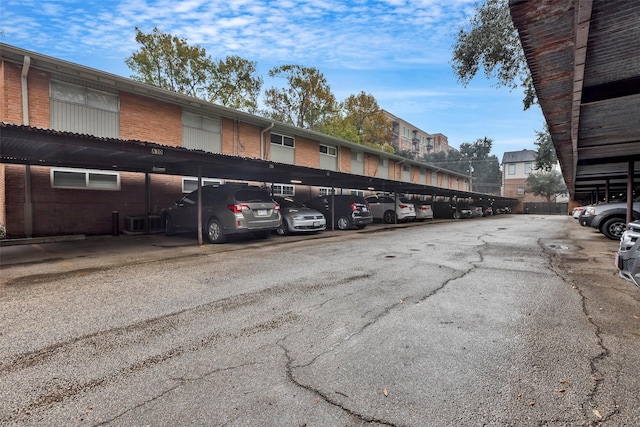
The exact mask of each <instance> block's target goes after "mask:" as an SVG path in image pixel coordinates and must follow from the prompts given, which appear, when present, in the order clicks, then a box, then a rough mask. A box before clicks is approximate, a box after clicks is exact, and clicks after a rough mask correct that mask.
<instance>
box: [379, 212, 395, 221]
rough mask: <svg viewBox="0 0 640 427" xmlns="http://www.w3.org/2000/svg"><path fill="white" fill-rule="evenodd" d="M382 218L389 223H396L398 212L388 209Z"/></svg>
mask: <svg viewBox="0 0 640 427" xmlns="http://www.w3.org/2000/svg"><path fill="white" fill-rule="evenodd" d="M382 219H383V220H384V222H385V223H387V224H394V223H395V222H396V213H395V212H394V211H386V212H385V213H384V215H382Z"/></svg>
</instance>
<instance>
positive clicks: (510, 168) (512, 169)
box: [507, 163, 516, 175]
mask: <svg viewBox="0 0 640 427" xmlns="http://www.w3.org/2000/svg"><path fill="white" fill-rule="evenodd" d="M507 170H508V172H507V173H508V174H509V175H515V174H516V165H514V164H513V163H510V164H509V165H507Z"/></svg>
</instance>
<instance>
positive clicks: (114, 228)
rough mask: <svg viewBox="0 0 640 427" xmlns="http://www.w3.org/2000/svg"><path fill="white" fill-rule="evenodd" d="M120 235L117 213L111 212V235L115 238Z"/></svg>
mask: <svg viewBox="0 0 640 427" xmlns="http://www.w3.org/2000/svg"><path fill="white" fill-rule="evenodd" d="M119 233H120V219H119V214H118V211H113V212H111V235H112V236H117V235H118V234H119Z"/></svg>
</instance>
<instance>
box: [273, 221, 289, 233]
mask: <svg viewBox="0 0 640 427" xmlns="http://www.w3.org/2000/svg"><path fill="white" fill-rule="evenodd" d="M276 234H278V236H286V235H287V234H289V225H288V224H287V223H286V222H285V221H282V222H281V223H280V226H279V227H278V228H276Z"/></svg>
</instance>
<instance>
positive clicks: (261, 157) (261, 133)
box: [260, 122, 276, 160]
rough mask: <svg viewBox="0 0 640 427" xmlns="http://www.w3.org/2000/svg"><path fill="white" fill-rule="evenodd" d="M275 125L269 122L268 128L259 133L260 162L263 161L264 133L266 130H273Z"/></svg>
mask: <svg viewBox="0 0 640 427" xmlns="http://www.w3.org/2000/svg"><path fill="white" fill-rule="evenodd" d="M275 125H276V124H275V123H274V122H271V124H270V125H269V127H268V128H265V129H262V131H261V132H260V160H264V151H265V150H264V133H265V132H266V131H268V130H271V129H273V127H274V126H275Z"/></svg>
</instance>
